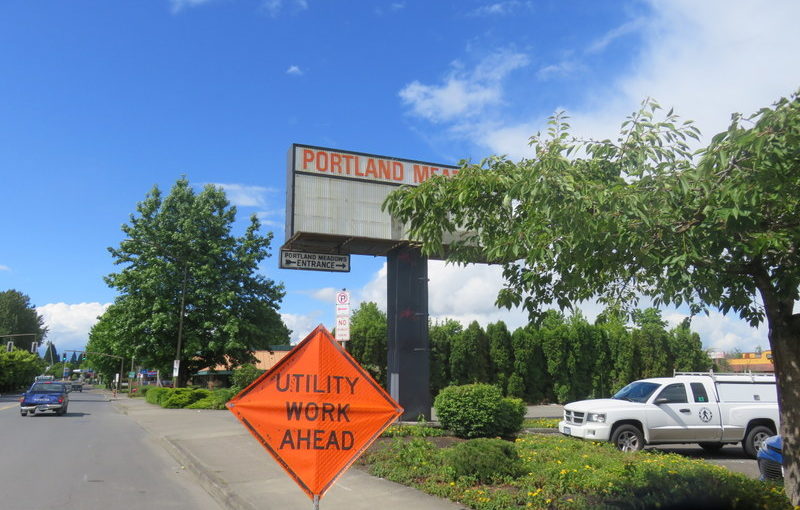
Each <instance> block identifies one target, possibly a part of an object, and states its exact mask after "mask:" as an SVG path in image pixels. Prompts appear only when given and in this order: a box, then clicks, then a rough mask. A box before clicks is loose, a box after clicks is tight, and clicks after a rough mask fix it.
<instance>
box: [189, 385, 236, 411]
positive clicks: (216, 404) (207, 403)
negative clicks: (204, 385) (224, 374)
mask: <svg viewBox="0 0 800 510" xmlns="http://www.w3.org/2000/svg"><path fill="white" fill-rule="evenodd" d="M235 394H236V393H235V392H234V391H233V390H232V389H230V388H222V389H217V390H213V391H211V392H210V394H208V395H207V396H205V397H203V398H201V399H199V400H197V401H195V402H193V403H191V404H189V405H188V406H186V408H187V409H225V403H226V402H227V401H228V400H230V399H231V398H232V397H233V396H234V395H235Z"/></svg>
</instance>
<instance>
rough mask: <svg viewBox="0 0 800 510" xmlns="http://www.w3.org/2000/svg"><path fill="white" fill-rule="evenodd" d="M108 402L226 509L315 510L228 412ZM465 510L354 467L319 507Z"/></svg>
mask: <svg viewBox="0 0 800 510" xmlns="http://www.w3.org/2000/svg"><path fill="white" fill-rule="evenodd" d="M107 398H108V399H109V400H111V401H112V404H113V405H114V406H115V407H116V408H117V409H118V410H119V411H120V412H121V413H123V414H126V415H127V416H129V417H130V418H131V419H133V420H134V421H136V422H137V423H138V424H139V425H141V426H142V427H143V428H144V429H145V430H146V431H147V432H148V433H150V434H151V435H152V436H153V437H155V438H156V439H159V440H160V441H162V442H163V444H164V447H165V448H166V449H167V450H168V451H169V452H170V454H171V455H172V456H173V457H175V459H176V460H177V461H178V462H180V464H181V465H182V466H183V467H185V468H186V469H188V470H190V471H192V472H193V473H194V474H195V475H196V476H197V477H198V479H199V481H200V483H201V485H202V487H203V488H204V489H205V490H206V491H207V492H208V493H209V494H211V495H212V496H213V497H214V498H215V499H216V500H217V501H218V502H219V503H220V505H221V506H222V507H223V508H226V509H230V510H279V509H280V510H284V509H286V508H292V509H302V508H312V506H313V505H312V502H311V500H310V499H309V498H308V497H307V496H306V495H305V493H304V492H303V491H302V490H300V488H299V487H298V486H297V484H296V483H295V482H294V480H292V479H291V478H289V475H287V474H286V473H285V472H284V471H283V469H281V468H280V466H279V465H278V463H277V462H275V460H274V459H273V458H272V456H271V455H270V454H269V453H267V451H266V450H264V448H262V447H261V445H259V444H258V442H257V441H256V440H255V439H254V438H253V437H252V436H251V435H250V434H249V433H248V432H247V431H246V429H245V428H244V426H242V424H241V423H239V422H238V421H237V420H236V418H234V416H233V415H232V414H231V413H230V412H228V411H210V410H194V409H162V408H161V407H159V406H154V405H151V404H148V403H147V402H145V401H144V399H141V398H128V396H127V395H122V396H119V397H118V398H117V399H114V398H113V397H112V396H111V393H110V392H109V393H107ZM375 508H380V509H381V510H407V509H409V508H413V509H414V510H461V509H463V508H464V507H463V506H461V505H458V504H456V503H453V502H451V501H448V500H445V499H441V498H437V497H434V496H429V495H427V494H424V493H422V492H420V491H417V490H415V489H411V488H409V487H406V486H404V485H400V484H396V483H393V482H389V481H387V480H384V479H382V478H376V477H374V476H370V475H368V474H366V473H365V472H363V471H361V470H359V469H356V468H350V469H349V470H348V471H347V472H346V473H345V474H344V475H342V477H341V478H339V480H338V481H337V482H336V483H335V484H334V485H333V487H331V489H330V490H329V491H328V492H327V494H326V495H325V496H324V497H323V498H322V501H321V502H320V509H322V510H374V509H375Z"/></svg>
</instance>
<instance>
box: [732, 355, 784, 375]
mask: <svg viewBox="0 0 800 510" xmlns="http://www.w3.org/2000/svg"><path fill="white" fill-rule="evenodd" d="M725 361H727V363H728V366H729V367H731V370H732V371H734V372H774V371H775V366H774V365H773V364H772V351H760V352H743V353H742V356H741V357H740V358H730V359H727V360H725Z"/></svg>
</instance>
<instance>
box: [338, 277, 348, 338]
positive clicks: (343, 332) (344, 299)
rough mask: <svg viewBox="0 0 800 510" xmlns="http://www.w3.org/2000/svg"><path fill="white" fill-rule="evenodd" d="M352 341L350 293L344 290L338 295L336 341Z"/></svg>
mask: <svg viewBox="0 0 800 510" xmlns="http://www.w3.org/2000/svg"><path fill="white" fill-rule="evenodd" d="M349 340H350V293H349V292H347V289H342V290H340V291H339V292H337V293H336V341H337V342H342V346H344V342H347V341H349Z"/></svg>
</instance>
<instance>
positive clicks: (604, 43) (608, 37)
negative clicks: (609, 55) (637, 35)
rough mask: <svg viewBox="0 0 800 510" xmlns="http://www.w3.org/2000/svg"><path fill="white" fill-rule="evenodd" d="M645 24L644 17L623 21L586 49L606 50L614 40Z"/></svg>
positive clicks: (588, 51)
mask: <svg viewBox="0 0 800 510" xmlns="http://www.w3.org/2000/svg"><path fill="white" fill-rule="evenodd" d="M643 26H644V19H643V18H636V19H634V20H631V21H628V22H626V23H623V24H622V25H620V26H618V27H615V28H613V29H611V30H609V31H608V32H606V33H605V34H603V36H602V37H601V38H599V39H597V40H595V41H594V42H592V44H590V45H589V47H588V48H587V49H586V52H587V53H599V52H601V51H603V50H605V49H606V48H607V47H608V46H609V45H610V44H611V43H612V42H614V41H616V40H617V39H619V38H620V37H623V36H625V35H628V34H630V33H633V32H636V31H638V30H640V29H641V28H642V27H643Z"/></svg>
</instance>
